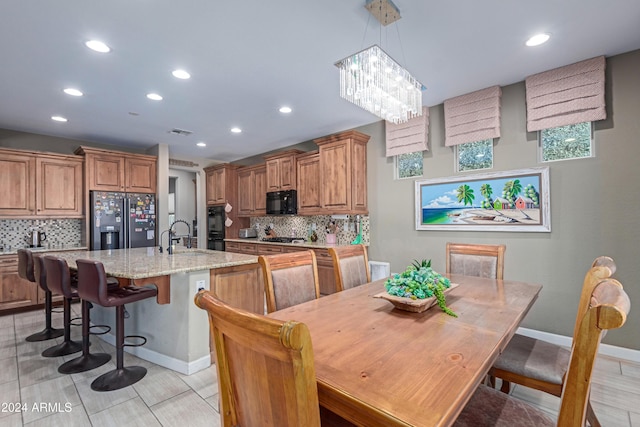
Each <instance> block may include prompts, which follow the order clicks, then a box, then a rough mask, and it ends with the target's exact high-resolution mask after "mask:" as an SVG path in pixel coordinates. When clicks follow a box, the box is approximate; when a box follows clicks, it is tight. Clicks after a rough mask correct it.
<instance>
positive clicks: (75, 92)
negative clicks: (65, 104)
mask: <svg viewBox="0 0 640 427" xmlns="http://www.w3.org/2000/svg"><path fill="white" fill-rule="evenodd" d="M64 93H66V94H67V95H71V96H82V95H84V94H83V93H82V92H80V91H79V90H78V89H73V88H70V87H68V88H66V89H65V90H64Z"/></svg>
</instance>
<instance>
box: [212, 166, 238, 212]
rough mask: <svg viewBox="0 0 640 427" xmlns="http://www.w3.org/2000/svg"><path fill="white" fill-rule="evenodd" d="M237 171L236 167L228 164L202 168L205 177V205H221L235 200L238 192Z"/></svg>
mask: <svg viewBox="0 0 640 427" xmlns="http://www.w3.org/2000/svg"><path fill="white" fill-rule="evenodd" d="M237 169H238V167H237V166H234V165H230V164H228V163H225V164H221V165H215V166H209V167H207V168H204V171H205V173H206V177H207V178H206V180H207V205H221V204H225V203H227V202H229V200H235V198H236V192H237V191H238V172H237ZM229 203H231V202H229ZM231 204H233V203H231Z"/></svg>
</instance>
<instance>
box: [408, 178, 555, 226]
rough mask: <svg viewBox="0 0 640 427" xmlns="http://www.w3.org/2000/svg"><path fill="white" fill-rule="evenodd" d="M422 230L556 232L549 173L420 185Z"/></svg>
mask: <svg viewBox="0 0 640 427" xmlns="http://www.w3.org/2000/svg"><path fill="white" fill-rule="evenodd" d="M415 191H416V194H415V204H416V212H415V215H416V230H451V231H456V230H461V231H535V232H550V231H551V206H550V201H549V168H548V167H540V168H530V169H520V170H512V171H502V172H489V173H480V174H473V175H465V176H453V177H447V178H435V179H423V180H418V181H416V183H415Z"/></svg>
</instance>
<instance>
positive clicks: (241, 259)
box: [43, 246, 258, 279]
mask: <svg viewBox="0 0 640 427" xmlns="http://www.w3.org/2000/svg"><path fill="white" fill-rule="evenodd" d="M43 253H45V254H46V253H49V251H43ZM55 256H58V257H60V258H63V259H65V260H66V261H67V264H69V267H70V268H71V269H76V268H77V267H76V260H77V259H93V260H96V261H100V262H102V264H103V265H104V269H105V272H106V273H107V274H109V275H110V276H115V277H123V278H127V279H144V278H147V277H156V276H166V275H170V274H175V273H187V272H190V271H199V270H211V269H216V268H223V267H233V266H237V265H246V264H254V263H257V262H258V257H257V256H254V255H244V254H235V253H231V252H221V251H211V250H207V249H186V248H179V249H176V251H175V252H174V253H173V254H172V255H169V254H167V252H166V251H165V252H164V253H160V252H158V247H157V246H154V247H150V248H134V249H114V250H105V251H87V250H79V251H69V252H66V251H65V252H57V253H55Z"/></svg>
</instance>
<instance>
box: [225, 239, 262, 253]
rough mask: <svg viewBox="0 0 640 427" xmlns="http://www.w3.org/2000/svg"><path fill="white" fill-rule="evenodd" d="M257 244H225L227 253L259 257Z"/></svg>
mask: <svg viewBox="0 0 640 427" xmlns="http://www.w3.org/2000/svg"><path fill="white" fill-rule="evenodd" d="M256 246H257V244H256V243H251V242H248V243H241V242H224V250H225V252H233V253H236V254H246V255H257V254H258V250H257V249H256Z"/></svg>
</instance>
